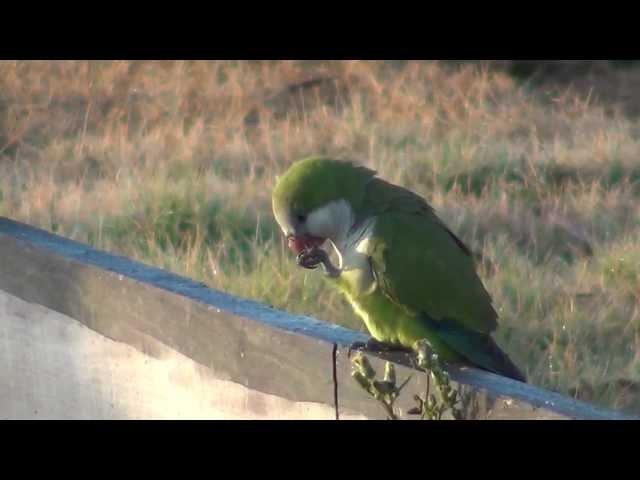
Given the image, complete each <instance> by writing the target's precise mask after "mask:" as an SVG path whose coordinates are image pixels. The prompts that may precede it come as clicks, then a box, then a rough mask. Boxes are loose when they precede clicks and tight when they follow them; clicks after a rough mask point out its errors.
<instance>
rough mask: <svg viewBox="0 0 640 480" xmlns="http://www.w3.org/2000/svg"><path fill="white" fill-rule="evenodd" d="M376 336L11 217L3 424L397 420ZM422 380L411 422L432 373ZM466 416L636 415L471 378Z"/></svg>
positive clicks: (403, 372)
mask: <svg viewBox="0 0 640 480" xmlns="http://www.w3.org/2000/svg"><path fill="white" fill-rule="evenodd" d="M365 338H366V337H365V336H363V335H362V334H360V333H357V332H353V331H350V330H347V329H344V328H341V327H338V326H335V325H330V324H328V323H325V322H320V321H318V320H315V319H313V318H309V317H304V316H295V315H289V314H287V313H285V312H281V311H278V310H275V309H272V308H270V307H268V306H265V305H262V304H259V303H256V302H252V301H249V300H245V299H241V298H237V297H233V296H231V295H228V294H225V293H224V292H219V291H216V290H212V289H209V288H207V287H206V286H204V285H202V284H198V283H196V282H193V281H191V280H189V279H187V278H184V277H180V276H178V275H174V274H171V273H169V272H166V271H164V270H160V269H157V268H152V267H148V266H146V265H143V264H141V263H138V262H134V261H132V260H130V259H127V258H124V257H119V256H115V255H110V254H107V253H105V252H100V251H97V250H95V249H92V248H91V247H89V246H88V245H84V244H81V243H78V242H73V241H70V240H67V239H64V238H61V237H58V236H55V235H51V234H49V233H47V232H45V231H42V230H39V229H35V228H33V227H30V226H27V225H23V224H20V223H17V222H13V221H11V220H8V219H4V218H0V362H1V364H0V379H1V381H0V418H246V419H258V418H280V419H284V418H291V419H298V418H313V419H333V418H336V417H337V416H339V417H340V418H373V419H377V418H385V413H384V411H383V409H382V408H381V407H380V405H378V404H377V403H376V402H375V401H373V400H372V399H370V398H369V397H367V396H366V394H365V393H364V392H363V391H362V390H361V389H360V388H359V387H358V386H357V385H356V384H355V382H354V381H353V380H352V378H351V377H350V370H351V366H350V363H349V361H348V359H347V358H346V350H347V347H348V345H349V344H350V343H351V342H353V341H356V340H363V339H365ZM370 358H371V359H372V362H373V364H374V367H375V368H376V369H379V370H382V369H383V364H384V361H385V360H391V361H394V362H395V363H396V369H397V372H398V381H399V382H402V381H403V380H404V379H405V378H406V377H408V376H411V380H410V381H409V383H408V384H407V387H406V388H405V390H404V391H403V393H402V395H401V396H400V399H399V401H398V402H397V407H398V408H399V411H400V414H401V417H402V418H411V417H407V416H406V413H405V412H406V411H407V409H408V408H409V407H410V406H413V401H412V397H413V395H414V394H415V393H422V392H423V391H424V388H425V381H426V375H425V374H424V373H422V372H418V371H416V370H414V369H413V368H411V367H410V362H409V360H408V358H407V357H404V356H401V355H397V354H396V355H391V356H384V355H379V356H371V357H370ZM450 374H451V377H452V379H453V380H454V381H455V383H456V384H457V385H458V386H459V387H460V388H461V389H462V390H463V391H464V392H466V393H468V394H469V396H470V399H471V401H470V402H469V404H468V405H467V407H466V415H467V417H468V418H481V419H505V418H514V419H523V418H526V419H570V418H578V419H581V418H584V419H626V418H632V417H630V416H627V415H624V414H622V413H620V412H616V411H611V410H606V409H601V408H596V407H594V406H591V405H588V404H585V403H583V402H577V401H575V400H573V399H570V398H567V397H563V396H561V395H558V394H555V393H551V392H547V391H544V390H542V389H539V388H536V387H533V386H531V385H525V384H522V383H519V382H515V381H512V380H509V379H505V378H502V377H499V376H496V375H493V374H491V373H488V372H484V371H480V370H476V369H471V368H463V369H457V368H451V370H450Z"/></svg>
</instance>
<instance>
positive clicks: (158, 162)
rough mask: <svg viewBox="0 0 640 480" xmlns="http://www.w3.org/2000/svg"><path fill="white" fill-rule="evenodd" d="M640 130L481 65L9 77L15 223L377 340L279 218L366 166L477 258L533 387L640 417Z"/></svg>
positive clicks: (6, 193) (6, 145)
mask: <svg viewBox="0 0 640 480" xmlns="http://www.w3.org/2000/svg"><path fill="white" fill-rule="evenodd" d="M616 75H629V76H637V75H638V72H637V70H636V69H635V67H629V68H626V69H623V70H620V69H618V70H617V71H616ZM314 77H330V78H334V79H337V80H336V83H335V84H332V83H330V82H324V83H322V85H324V86H323V87H322V89H320V88H319V89H316V90H313V89H310V90H309V91H303V90H300V89H298V90H296V92H297V93H295V94H294V96H291V95H290V96H289V97H287V94H281V95H278V94H279V92H281V91H282V90H283V89H284V88H285V87H286V86H288V85H292V84H300V82H302V81H304V80H306V79H309V78H314ZM331 85H333V86H331ZM338 97H339V98H338ZM264 99H268V100H264ZM251 112H259V115H257V116H256V115H255V114H251V121H246V118H247V115H249V114H250V113H251ZM639 127H640V123H639V122H638V120H636V119H635V118H633V117H626V116H624V115H623V114H621V113H615V112H614V113H611V112H610V109H609V108H608V105H606V104H604V103H603V102H600V101H598V96H597V95H595V94H589V95H587V93H584V94H580V93H579V92H573V93H572V92H567V91H565V90H562V89H560V90H559V91H557V92H555V93H554V92H552V93H549V92H548V89H545V90H544V91H538V90H536V88H535V87H532V86H531V85H530V84H520V83H518V80H515V79H514V78H512V77H510V76H508V75H507V74H505V73H501V72H500V71H492V70H490V69H487V68H484V67H483V66H481V65H471V66H469V65H467V66H465V65H450V64H447V65H443V64H441V63H438V62H392V63H385V62H295V61H286V62H238V61H235V62H0V214H1V215H6V216H9V217H12V218H15V219H17V220H20V221H24V222H27V223H31V224H35V225H38V226H40V227H43V228H46V229H49V230H51V231H55V232H57V233H59V234H62V235H65V236H68V237H70V238H74V239H76V240H79V241H84V242H88V243H90V244H92V245H95V246H96V247H98V248H102V249H106V250H109V251H113V252H117V253H119V254H124V255H127V256H130V257H133V258H136V259H138V260H141V261H143V262H147V263H150V264H153V265H157V266H160V267H163V268H167V269H169V270H172V271H175V272H177V273H180V274H183V275H187V276H189V277H192V278H194V279H197V280H199V281H203V282H205V283H206V284H208V285H210V286H211V287H213V288H218V289H222V290H225V291H228V292H231V293H234V294H237V295H241V296H244V297H249V298H253V299H257V300H261V301H264V302H266V303H268V304H271V305H274V306H276V307H278V308H283V309H286V310H289V311H292V312H296V313H305V314H309V315H313V316H316V317H318V318H321V319H324V320H326V321H333V322H337V323H340V324H343V325H346V326H349V327H351V328H355V329H360V330H363V328H364V327H363V326H362V324H361V322H360V321H359V320H358V319H357V318H356V317H355V316H354V315H353V313H352V311H351V309H350V308H349V306H348V305H347V304H346V302H345V301H344V300H343V299H342V298H341V297H340V296H339V295H338V294H336V293H335V292H334V291H332V290H330V289H329V288H327V286H326V285H325V284H324V282H323V280H322V278H320V275H319V274H318V273H317V272H313V271H311V272H309V271H302V270H301V269H299V268H297V267H296V266H295V262H294V259H293V256H292V255H291V254H290V253H289V252H288V251H287V250H286V248H285V245H284V242H283V239H282V238H281V236H280V233H279V231H278V230H277V228H276V225H275V222H274V219H273V217H272V214H271V211H270V191H271V188H272V187H273V184H274V181H275V177H276V175H278V174H280V173H281V172H283V171H284V170H285V169H286V168H287V166H288V165H290V164H291V162H293V161H294V160H296V159H297V158H300V157H304V156H307V155H310V154H315V153H326V154H329V155H336V156H342V157H349V158H353V159H355V160H356V161H359V162H362V163H364V164H366V165H368V166H370V167H372V168H375V169H376V170H378V172H379V173H380V175H381V176H383V177H385V178H387V179H388V180H390V181H393V182H396V183H399V184H401V185H403V186H406V187H408V188H411V189H413V190H415V191H416V192H418V193H420V194H422V195H424V196H425V197H426V198H427V199H428V200H429V201H430V202H431V203H432V204H433V205H434V207H435V208H436V209H437V211H438V213H439V214H440V215H441V217H442V218H443V219H444V220H445V221H446V222H447V224H448V225H449V226H450V227H451V228H452V230H454V231H455V232H457V233H458V234H459V235H460V236H461V237H462V238H463V240H464V241H465V242H466V243H467V244H468V245H469V246H470V247H471V248H472V249H473V250H474V252H475V253H476V255H477V257H478V259H479V263H478V268H479V271H480V274H481V275H482V278H483V280H484V282H485V284H486V286H487V288H488V290H489V291H490V292H491V294H492V296H493V298H494V303H495V306H496V309H497V310H498V312H499V314H500V327H499V330H498V331H497V333H496V336H497V339H498V341H499V342H500V343H501V345H503V346H504V348H505V349H506V350H507V351H508V352H509V354H510V356H512V357H513V359H514V360H515V361H516V362H517V363H518V364H519V365H521V366H522V367H523V369H524V370H525V371H526V373H527V375H528V377H529V378H530V380H531V382H532V383H534V384H537V385H540V386H542V387H545V388H551V389H554V390H557V391H559V392H562V393H565V394H569V395H574V396H577V397H579V398H584V399H587V400H589V401H592V402H595V403H598V404H601V405H606V406H611V407H616V408H624V409H627V410H629V411H635V412H640V393H637V391H638V388H639V387H638V386H639V385H640V384H639V383H638V382H640V354H639V352H640V318H639V317H640V314H639V308H638V301H639V299H640V243H639V242H638V240H637V239H638V238H639V235H640V207H639V202H638V200H639V193H640V166H639V165H640V164H639V163H638V158H640V136H639V134H638V132H640V128H639Z"/></svg>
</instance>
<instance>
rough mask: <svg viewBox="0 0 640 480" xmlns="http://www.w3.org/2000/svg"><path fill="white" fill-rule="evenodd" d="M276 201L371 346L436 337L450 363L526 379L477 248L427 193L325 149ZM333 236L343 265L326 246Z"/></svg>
mask: <svg viewBox="0 0 640 480" xmlns="http://www.w3.org/2000/svg"><path fill="white" fill-rule="evenodd" d="M272 206H273V213H274V216H275V218H276V221H277V222H278V225H279V226H280V228H281V229H282V232H283V233H284V235H285V236H286V238H287V241H288V246H289V248H291V249H292V250H293V251H294V253H296V254H297V262H298V264H299V265H300V266H302V267H305V268H316V267H318V266H319V265H320V264H322V266H323V269H324V272H325V274H326V277H327V278H328V279H329V281H330V282H331V283H333V284H334V285H335V286H336V287H337V288H338V289H339V290H341V291H342V292H343V293H344V295H345V296H346V298H347V299H348V301H349V302H350V304H351V305H352V307H353V309H354V310H355V312H356V313H357V314H358V315H359V316H360V317H361V318H362V320H363V321H364V323H365V325H366V327H367V329H368V330H369V333H370V334H371V336H372V337H373V339H371V340H370V341H369V342H367V344H366V345H365V346H366V347H368V348H371V349H390V350H392V349H398V350H402V349H404V350H407V349H411V348H412V347H413V346H414V344H415V342H416V341H418V340H422V339H426V341H427V342H428V344H429V346H430V348H431V349H432V351H433V352H434V353H436V354H438V356H439V358H441V359H443V360H444V361H446V362H451V363H462V364H467V365H473V366H476V367H479V368H482V369H485V370H489V371H491V372H494V373H496V374H499V375H503V376H506V377H510V378H512V379H515V380H519V381H522V382H526V379H525V376H524V375H523V374H522V373H521V372H520V371H519V369H518V368H517V367H516V366H515V365H514V364H513V363H512V361H511V360H510V359H509V357H508V356H507V355H506V354H505V353H504V352H503V351H502V350H501V349H500V348H499V347H498V345H497V344H496V343H495V341H494V340H493V339H492V338H491V332H492V331H494V330H495V329H496V327H497V314H496V311H495V310H494V308H493V306H492V304H491V297H490V296H489V294H488V293H487V291H486V290H485V288H484V286H483V284H482V281H481V280H480V278H479V277H478V275H477V273H476V270H475V265H474V261H473V257H472V255H471V252H470V251H469V249H468V248H467V247H466V246H465V244H464V243H463V242H462V241H461V240H460V239H459V238H458V237H456V236H455V235H454V234H453V233H452V232H451V230H449V229H448V228H447V227H446V225H445V224H444V223H443V222H442V221H441V220H440V219H439V218H438V217H437V216H436V214H435V212H434V210H433V208H431V206H429V204H428V203H427V202H426V200H424V199H423V198H422V197H420V196H418V195H417V194H415V193H413V192H411V191H409V190H407V189H404V188H402V187H399V186H396V185H393V184H391V183H388V182H386V181H385V180H383V179H381V178H379V177H377V176H376V172H375V171H373V170H370V169H368V168H366V167H363V166H358V165H355V164H353V163H351V162H347V161H340V160H335V159H331V158H327V157H321V156H319V157H310V158H306V159H303V160H300V161H298V162H296V163H294V164H293V165H292V166H291V167H290V168H289V170H287V171H286V172H285V173H284V174H283V175H282V176H281V177H280V178H279V179H278V181H277V183H276V186H275V188H274V190H273V195H272ZM327 241H328V242H329V244H330V246H331V247H333V249H334V251H335V253H336V257H337V261H338V265H337V266H335V265H333V264H332V262H331V260H330V259H329V256H328V254H327V252H326V251H325V250H322V249H321V248H320V247H321V246H322V245H323V244H325V242H327ZM358 346H362V345H358Z"/></svg>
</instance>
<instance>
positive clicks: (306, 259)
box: [296, 248, 341, 277]
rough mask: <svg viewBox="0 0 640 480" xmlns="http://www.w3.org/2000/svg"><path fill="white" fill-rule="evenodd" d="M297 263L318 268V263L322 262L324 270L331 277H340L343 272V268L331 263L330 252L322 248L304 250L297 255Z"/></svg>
mask: <svg viewBox="0 0 640 480" xmlns="http://www.w3.org/2000/svg"><path fill="white" fill-rule="evenodd" d="M296 263H297V264H298V265H299V266H301V267H303V268H308V269H310V270H313V269H314V268H318V265H320V264H322V267H323V270H324V272H325V273H326V274H327V275H329V276H330V277H339V276H340V273H341V270H340V269H339V268H336V267H335V266H334V265H333V263H331V260H330V259H329V254H328V253H327V252H325V251H324V250H322V249H321V248H313V249H311V250H303V251H302V252H300V253H299V254H298V256H297V257H296Z"/></svg>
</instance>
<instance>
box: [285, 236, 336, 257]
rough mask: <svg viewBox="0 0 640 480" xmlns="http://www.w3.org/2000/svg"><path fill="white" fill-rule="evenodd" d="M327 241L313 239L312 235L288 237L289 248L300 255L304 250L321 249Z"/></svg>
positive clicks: (318, 238) (317, 238)
mask: <svg viewBox="0 0 640 480" xmlns="http://www.w3.org/2000/svg"><path fill="white" fill-rule="evenodd" d="M325 240H326V239H325V238H320V237H313V236H311V235H289V236H288V237H287V244H288V245H289V248H290V249H291V250H293V252H294V253H295V254H296V255H298V254H299V253H300V252H302V251H304V250H311V249H313V248H315V247H319V246H320V245H322V244H323V243H324V241H325Z"/></svg>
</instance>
